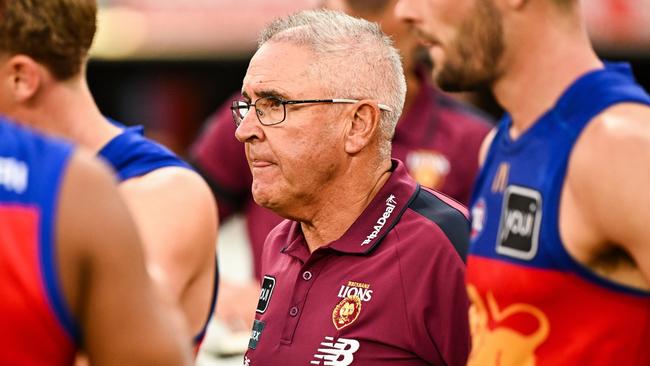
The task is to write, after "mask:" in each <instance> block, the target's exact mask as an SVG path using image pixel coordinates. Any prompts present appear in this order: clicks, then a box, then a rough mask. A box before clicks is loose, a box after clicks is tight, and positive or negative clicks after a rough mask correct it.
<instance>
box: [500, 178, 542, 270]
mask: <svg viewBox="0 0 650 366" xmlns="http://www.w3.org/2000/svg"><path fill="white" fill-rule="evenodd" d="M541 221H542V195H541V194H540V193H539V192H538V191H535V190H533V189H530V188H525V187H521V186H508V187H507V188H506V190H505V193H504V194H503V208H502V210H501V219H500V221H499V233H498V235H497V247H496V251H497V253H499V254H502V255H507V256H510V257H514V258H518V259H524V260H530V259H532V258H533V257H535V255H536V254H537V248H538V240H539V230H540V226H541Z"/></svg>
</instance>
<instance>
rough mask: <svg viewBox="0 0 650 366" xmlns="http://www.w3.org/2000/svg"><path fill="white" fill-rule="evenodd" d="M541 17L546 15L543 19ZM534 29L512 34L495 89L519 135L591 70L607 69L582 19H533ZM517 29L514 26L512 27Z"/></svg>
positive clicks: (530, 24) (527, 27) (528, 27)
mask: <svg viewBox="0 0 650 366" xmlns="http://www.w3.org/2000/svg"><path fill="white" fill-rule="evenodd" d="M540 18H541V17H540ZM528 21H529V22H530V23H529V25H528V26H526V27H523V28H519V30H518V31H517V32H518V33H516V34H515V32H507V33H508V34H510V38H511V39H509V40H506V44H508V45H512V46H511V47H510V49H507V51H506V53H505V54H504V57H503V62H502V65H501V71H502V72H501V75H500V77H499V78H498V80H497V81H496V82H495V83H494V84H493V86H492V90H493V92H494V95H495V97H496V99H497V100H498V102H499V104H501V106H502V107H504V108H505V110H506V111H508V113H509V114H510V116H511V117H512V122H513V124H512V127H511V130H510V134H511V136H512V138H517V137H519V136H520V135H521V134H522V133H524V132H525V131H526V130H527V129H528V128H530V127H531V126H532V125H533V124H534V123H535V122H536V121H537V120H538V119H539V118H540V117H541V116H542V115H543V114H544V113H545V112H546V111H548V110H549V109H550V108H552V107H553V106H554V105H555V103H556V101H557V100H558V98H559V97H560V96H561V95H562V93H563V92H564V91H565V90H566V88H567V87H569V86H570V85H571V84H572V83H573V82H574V81H575V80H576V79H578V78H579V77H580V76H581V75H583V74H585V73H586V72H588V71H591V70H594V69H598V68H601V67H602V62H601V61H600V60H599V59H598V57H597V56H596V54H595V52H594V51H593V48H592V47H591V44H590V41H589V38H588V35H587V32H586V29H585V27H584V25H583V24H582V23H580V22H579V21H578V20H576V18H571V19H559V20H556V21H555V22H554V23H553V24H552V25H549V24H548V23H545V22H548V21H549V20H548V18H541V19H535V18H532V17H531V19H530V20H528ZM511 26H514V25H511Z"/></svg>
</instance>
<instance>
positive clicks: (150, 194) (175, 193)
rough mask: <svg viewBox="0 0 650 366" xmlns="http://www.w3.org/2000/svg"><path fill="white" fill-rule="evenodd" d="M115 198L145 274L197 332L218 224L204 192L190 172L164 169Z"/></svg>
mask: <svg viewBox="0 0 650 366" xmlns="http://www.w3.org/2000/svg"><path fill="white" fill-rule="evenodd" d="M120 192H121V193H122V195H123V197H124V198H125V200H126V203H127V205H128V207H129V209H130V211H131V213H132V214H133V217H134V219H135V222H136V225H137V227H138V231H139V233H140V235H141V236H142V239H143V242H144V246H145V252H146V255H147V261H148V264H149V269H150V271H151V270H152V269H153V270H154V271H151V272H150V273H151V274H152V275H153V276H154V278H155V279H156V280H157V281H158V282H159V283H162V284H164V285H165V286H164V287H166V288H168V289H170V291H171V294H172V296H173V297H174V298H175V300H176V301H177V302H178V303H179V304H181V307H182V309H183V311H184V313H185V315H186V318H187V320H188V323H189V325H190V328H191V330H192V331H193V332H194V331H198V330H200V329H201V328H202V326H203V323H204V321H205V318H206V314H207V313H208V308H209V305H210V300H211V299H210V294H211V288H212V282H211V281H212V279H213V278H214V270H215V269H214V266H215V261H214V253H215V243H216V237H217V222H218V219H217V212H216V203H215V201H214V197H213V196H212V192H211V191H210V188H209V187H208V185H207V183H205V181H204V180H203V179H202V178H201V177H200V176H199V175H198V174H197V173H195V172H194V171H191V170H189V169H185V168H180V167H166V168H161V169H157V170H154V171H153V172H150V173H148V174H146V175H144V176H142V177H138V178H132V179H129V180H127V181H125V182H122V183H121V184H120ZM197 304H198V305H197Z"/></svg>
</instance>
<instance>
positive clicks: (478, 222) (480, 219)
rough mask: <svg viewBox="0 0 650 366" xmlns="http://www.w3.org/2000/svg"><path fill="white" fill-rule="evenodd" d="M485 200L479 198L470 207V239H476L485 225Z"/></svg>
mask: <svg viewBox="0 0 650 366" xmlns="http://www.w3.org/2000/svg"><path fill="white" fill-rule="evenodd" d="M485 214H486V210H485V200H484V199H483V198H479V199H478V201H476V203H475V204H474V206H473V207H472V232H471V234H470V239H471V240H474V239H476V238H477V237H478V236H479V234H480V233H481V232H482V231H483V227H484V226H485Z"/></svg>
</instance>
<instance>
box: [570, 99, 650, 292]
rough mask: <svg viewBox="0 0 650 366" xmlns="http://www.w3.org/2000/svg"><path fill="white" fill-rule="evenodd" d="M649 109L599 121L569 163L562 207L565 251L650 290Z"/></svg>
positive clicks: (622, 110) (632, 107)
mask: <svg viewBox="0 0 650 366" xmlns="http://www.w3.org/2000/svg"><path fill="white" fill-rule="evenodd" d="M649 187H650V108H648V107H646V106H642V105H640V104H631V103H626V104H619V105H615V106H613V107H611V108H609V109H607V110H606V111H604V112H603V113H601V114H600V115H599V116H597V117H596V119H594V120H593V121H592V122H591V123H590V124H589V125H588V126H587V128H586V129H585V130H584V132H583V134H582V136H581V137H580V138H579V139H578V142H577V143H576V146H575V148H574V152H573V153H572V156H571V158H570V161H569V170H568V174H567V181H566V183H565V187H564V189H563V194H562V202H561V209H560V232H561V235H562V239H563V241H564V243H565V246H566V247H567V250H569V252H570V253H571V254H572V255H573V256H574V257H575V258H576V259H577V260H578V261H580V262H581V263H583V264H585V265H587V266H588V267H590V268H591V269H592V270H594V271H596V272H597V273H599V274H601V275H603V276H605V277H607V278H609V279H612V280H614V281H616V282H619V283H623V284H627V285H629V286H633V287H636V288H640V289H650V222H649V219H650V190H649V189H648V188H649Z"/></svg>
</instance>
